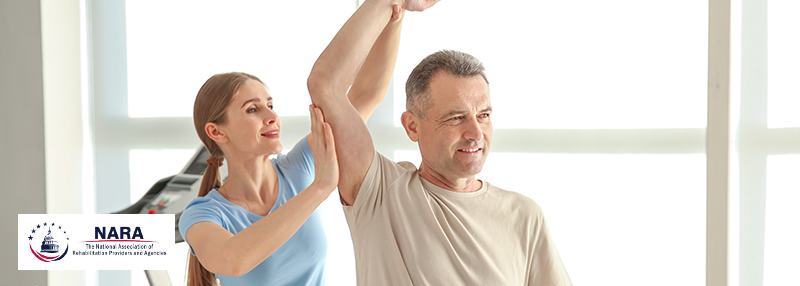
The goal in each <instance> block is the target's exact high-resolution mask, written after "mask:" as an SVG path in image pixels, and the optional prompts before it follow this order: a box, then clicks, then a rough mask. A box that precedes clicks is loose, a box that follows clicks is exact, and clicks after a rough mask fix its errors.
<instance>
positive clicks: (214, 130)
mask: <svg viewBox="0 0 800 286" xmlns="http://www.w3.org/2000/svg"><path fill="white" fill-rule="evenodd" d="M205 130H206V135H207V136H208V137H209V138H211V140H214V141H215V142H217V143H225V142H228V136H226V135H225V133H222V130H220V128H219V125H217V124H216V123H214V122H209V123H206V126H205Z"/></svg>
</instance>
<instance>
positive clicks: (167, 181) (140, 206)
mask: <svg viewBox="0 0 800 286" xmlns="http://www.w3.org/2000/svg"><path fill="white" fill-rule="evenodd" d="M209 155H210V153H209V152H208V150H206V148H205V146H202V145H201V146H200V148H198V149H197V152H195V154H194V155H193V156H192V159H191V160H189V162H188V163H186V165H185V166H184V167H183V169H182V170H181V171H180V173H178V174H176V175H172V176H169V177H166V178H163V179H161V180H158V182H156V183H155V184H153V186H152V187H150V190H148V191H147V193H145V194H144V196H142V198H140V199H139V200H138V201H136V203H134V204H132V205H131V206H129V207H127V208H125V209H123V210H121V211H118V212H115V214H175V243H179V242H184V240H183V236H181V233H180V230H179V229H178V220H179V219H180V217H181V214H182V213H183V209H185V208H186V205H188V204H189V202H191V201H192V200H193V199H194V198H196V197H197V193H198V191H199V190H200V183H201V182H202V181H203V173H205V171H206V167H208V163H206V159H208V156H209ZM219 172H220V177H221V178H223V180H225V179H227V177H228V168H227V165H223V166H222V167H220V169H219ZM144 272H145V275H146V276H147V280H148V282H149V283H150V285H151V286H172V281H171V280H170V278H169V274H168V272H167V270H145V271H144Z"/></svg>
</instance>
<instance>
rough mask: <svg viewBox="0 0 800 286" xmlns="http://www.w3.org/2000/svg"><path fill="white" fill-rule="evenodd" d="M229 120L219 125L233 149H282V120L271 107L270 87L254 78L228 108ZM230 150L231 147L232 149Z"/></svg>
mask: <svg viewBox="0 0 800 286" xmlns="http://www.w3.org/2000/svg"><path fill="white" fill-rule="evenodd" d="M225 116H226V117H227V121H226V123H225V124H223V125H219V128H220V131H222V133H223V134H225V135H226V136H227V137H228V139H229V141H228V142H227V144H225V145H228V148H233V149H235V151H234V150H231V151H234V152H237V153H240V154H243V155H245V154H251V155H256V156H257V155H272V154H278V153H280V152H281V150H283V145H282V144H281V140H280V131H281V120H280V118H278V114H277V113H275V112H274V111H273V110H272V97H271V96H270V95H269V92H268V91H267V87H266V86H264V85H263V84H262V83H260V82H258V81H255V80H248V81H247V82H245V83H244V84H243V85H242V86H241V87H240V88H239V91H238V92H236V94H234V95H233V98H231V102H230V104H228V107H226V108H225ZM229 152H230V151H229Z"/></svg>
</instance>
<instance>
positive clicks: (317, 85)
mask: <svg viewBox="0 0 800 286" xmlns="http://www.w3.org/2000/svg"><path fill="white" fill-rule="evenodd" d="M306 85H307V86H308V94H309V95H311V101H312V102H314V104H317V105H319V103H320V102H321V101H323V100H325V98H326V95H327V94H329V93H330V90H329V89H330V87H331V85H332V82H331V78H330V77H329V75H327V74H326V73H323V72H319V71H317V70H312V71H311V74H310V75H309V76H308V81H307V82H306Z"/></svg>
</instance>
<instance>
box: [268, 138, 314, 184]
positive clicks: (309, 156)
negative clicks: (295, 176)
mask: <svg viewBox="0 0 800 286" xmlns="http://www.w3.org/2000/svg"><path fill="white" fill-rule="evenodd" d="M277 165H278V166H280V167H281V168H285V169H291V170H295V171H301V172H303V173H306V174H308V175H309V176H311V177H312V178H313V177H314V153H313V152H311V146H310V145H309V144H308V136H305V137H303V138H302V139H300V141H297V144H295V145H294V147H293V148H292V150H290V151H289V152H288V153H286V155H278V158H277Z"/></svg>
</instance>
